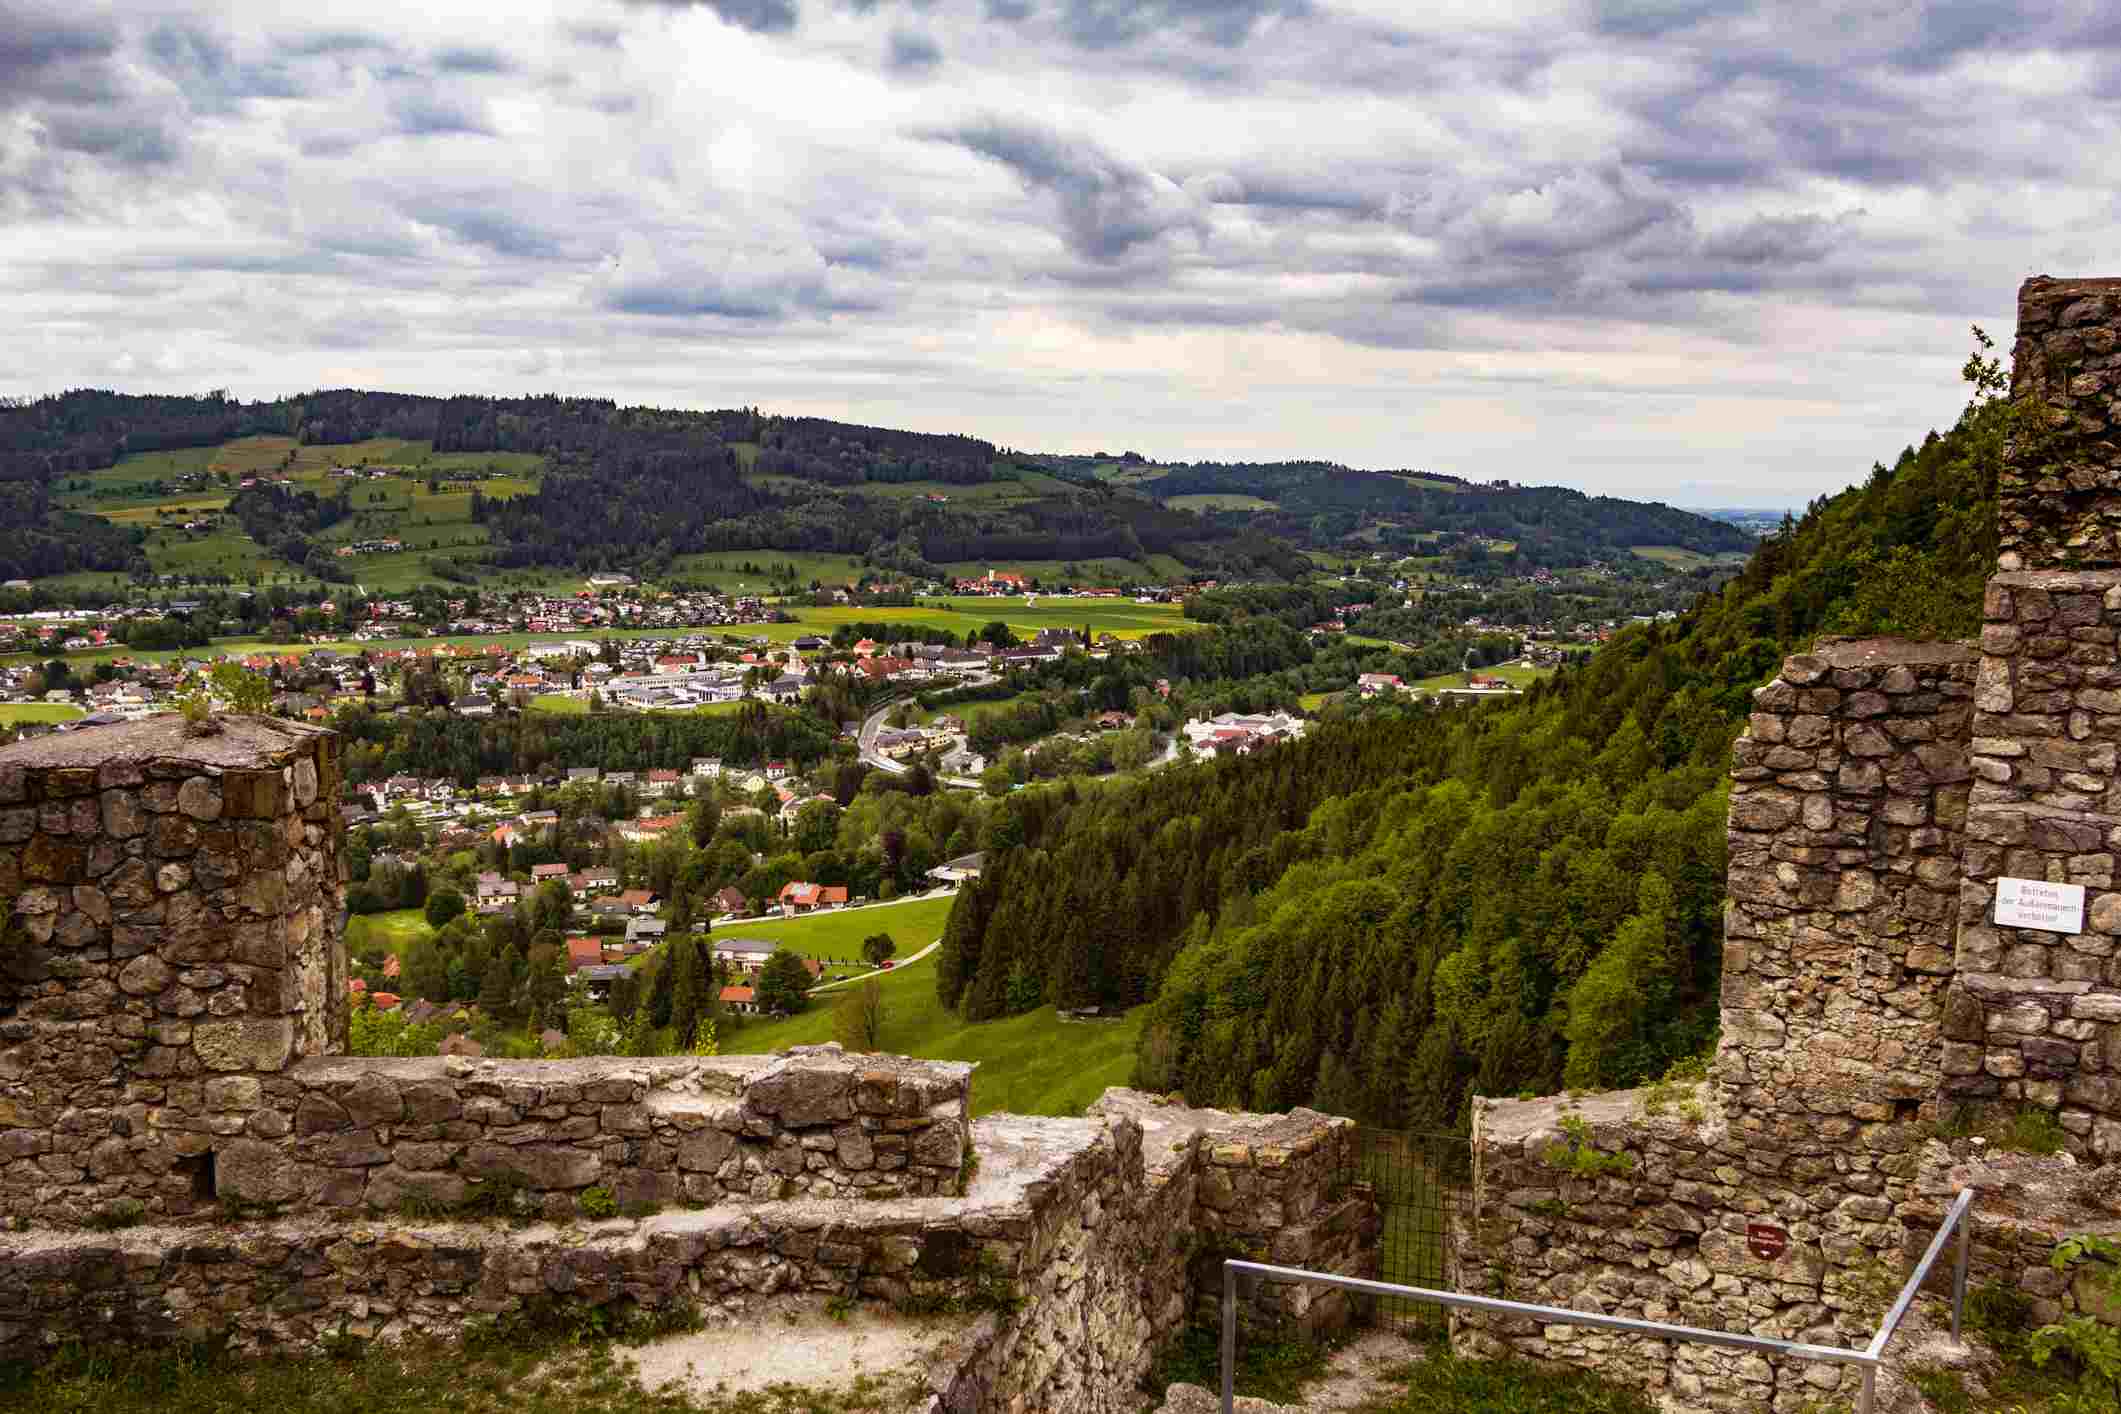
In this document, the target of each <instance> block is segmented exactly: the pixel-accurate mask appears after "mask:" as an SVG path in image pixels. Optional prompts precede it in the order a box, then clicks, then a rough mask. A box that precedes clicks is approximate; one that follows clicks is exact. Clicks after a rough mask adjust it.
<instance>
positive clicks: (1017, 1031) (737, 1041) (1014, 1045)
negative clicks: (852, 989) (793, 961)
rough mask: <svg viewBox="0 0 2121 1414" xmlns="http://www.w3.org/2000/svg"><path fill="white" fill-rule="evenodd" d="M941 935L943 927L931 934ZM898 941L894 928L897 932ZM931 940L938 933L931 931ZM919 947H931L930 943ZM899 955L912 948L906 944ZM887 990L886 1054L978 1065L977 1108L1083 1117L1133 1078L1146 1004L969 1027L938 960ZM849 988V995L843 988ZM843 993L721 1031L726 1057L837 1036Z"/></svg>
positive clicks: (903, 975)
mask: <svg viewBox="0 0 2121 1414" xmlns="http://www.w3.org/2000/svg"><path fill="white" fill-rule="evenodd" d="M940 931H941V925H940V924H939V923H938V924H937V926H936V929H935V932H937V933H939V932H940ZM893 936H894V937H896V936H897V933H896V931H894V932H893ZM931 936H933V935H932V934H931ZM921 946H922V947H925V946H927V943H926V941H925V940H924V941H923V942H922V943H921ZM900 951H901V952H908V951H912V949H909V948H907V947H905V946H904V944H903V943H902V944H901V945H900ZM878 986H879V987H880V988H881V989H882V990H883V993H884V1025H883V1035H882V1038H881V1039H882V1049H884V1050H886V1051H889V1052H891V1053H893V1054H895V1055H910V1056H918V1057H920V1058H921V1059H923V1060H953V1061H976V1062H978V1063H979V1070H978V1072H977V1073H975V1074H974V1076H973V1078H972V1112H973V1113H974V1114H975V1115H983V1114H988V1113H990V1112H992V1111H995V1110H1008V1111H1009V1112H1011V1113H1012V1114H1031V1115H1074V1114H1081V1113H1082V1112H1083V1110H1084V1109H1085V1108H1087V1107H1088V1106H1089V1104H1090V1103H1091V1102H1092V1101H1093V1100H1095V1099H1097V1097H1098V1096H1100V1095H1102V1094H1104V1093H1105V1091H1106V1090H1107V1089H1108V1088H1110V1087H1111V1086H1114V1085H1125V1084H1126V1083H1127V1082H1128V1080H1129V1079H1130V1078H1131V1077H1132V1075H1133V1073H1134V1045H1135V1040H1136V1038H1137V1037H1138V1036H1139V1035H1140V1033H1141V1024H1142V1019H1143V1017H1144V1016H1145V1015H1146V1014H1147V1009H1146V1008H1136V1009H1135V1010H1134V1011H1133V1012H1132V1013H1131V1014H1130V1015H1128V1016H1127V1017H1126V1018H1124V1019H1123V1020H1120V1021H1107V1022H1072V1021H1062V1020H1061V1019H1060V1017H1059V1015H1058V1014H1057V1013H1056V1012H1055V1011H1054V1010H1053V1008H1051V1007H1041V1008H1039V1009H1038V1010H1036V1011H1032V1012H1026V1013H1025V1014H1024V1015H1022V1016H1012V1017H1005V1018H1003V1019H1001V1020H999V1021H984V1022H979V1023H976V1024H974V1023H968V1022H966V1021H964V1020H962V1019H960V1018H959V1017H958V1016H957V1014H956V1013H955V1012H952V1011H949V1010H947V1009H946V1008H945V1007H944V1006H943V1004H942V1003H941V1002H940V1001H939V1000H937V998H936V995H935V954H933V953H930V954H929V955H928V956H927V957H925V958H923V959H922V960H921V961H919V962H916V963H913V964H911V965H910V966H907V967H902V968H898V969H895V970H893V971H892V972H890V973H889V974H887V975H886V976H884V977H882V978H879V979H878ZM842 990H847V989H842ZM837 1002H838V994H837V993H834V992H824V993H821V994H819V995H816V996H813V997H812V998H811V999H810V1005H809V1006H808V1007H807V1008H806V1009H805V1010H804V1011H802V1012H801V1013H800V1014H798V1015H796V1016H791V1017H788V1018H786V1019H784V1020H779V1021H753V1020H747V1021H745V1022H743V1023H742V1024H740V1025H731V1024H729V1023H728V1022H727V1021H726V1020H725V1022H724V1023H723V1027H722V1033H721V1043H722V1052H723V1054H725V1055H735V1054H751V1053H756V1052H763V1051H774V1050H781V1049H784V1048H786V1047H788V1046H800V1045H811V1044H815V1043H817V1042H820V1041H830V1040H832V1039H833V1019H832V1009H833V1007H834V1005H835V1004H837Z"/></svg>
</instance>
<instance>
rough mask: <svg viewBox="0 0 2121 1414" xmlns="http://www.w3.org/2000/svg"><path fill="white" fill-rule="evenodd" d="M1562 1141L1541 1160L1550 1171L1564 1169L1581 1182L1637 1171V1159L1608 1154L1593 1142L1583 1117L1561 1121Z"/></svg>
mask: <svg viewBox="0 0 2121 1414" xmlns="http://www.w3.org/2000/svg"><path fill="white" fill-rule="evenodd" d="M1561 1133H1562V1137H1561V1138H1560V1139H1558V1140H1556V1141H1555V1142H1554V1143H1552V1144H1549V1145H1547V1151H1546V1153H1545V1154H1543V1155H1541V1157H1542V1158H1543V1159H1544V1160H1545V1161H1546V1165H1547V1167H1548V1168H1555V1169H1561V1170H1563V1171H1565V1172H1568V1173H1573V1174H1575V1175H1577V1176H1578V1177H1579V1178H1603V1177H1605V1176H1606V1175H1608V1174H1617V1173H1627V1172H1629V1171H1630V1170H1632V1169H1633V1168H1634V1167H1635V1156H1634V1155H1633V1154H1630V1153H1627V1152H1625V1151H1621V1152H1616V1153H1611V1154H1608V1153H1606V1152H1604V1151H1603V1150H1601V1149H1599V1148H1598V1146H1597V1145H1595V1144H1593V1143H1592V1142H1591V1124H1590V1121H1589V1120H1586V1119H1585V1118H1584V1117H1583V1116H1582V1115H1577V1114H1565V1115H1563V1116H1562V1117H1561Z"/></svg>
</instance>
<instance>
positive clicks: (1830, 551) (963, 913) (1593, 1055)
mask: <svg viewBox="0 0 2121 1414" xmlns="http://www.w3.org/2000/svg"><path fill="white" fill-rule="evenodd" d="M1968 372H1969V375H1970V376H1971V377H1973V378H1974V379H1975V380H1976V383H1977V398H1976V401H1975V402H1974V403H1972V404H1970V405H1969V407H1968V409H1967V412H1966V414H1965V415H1964V416H1963V417H1962V418H1961V420H1960V422H1959V423H1958V424H1957V425H1956V426H1955V427H1954V428H1953V429H1952V431H1951V432H1950V433H1948V434H1946V435H1944V436H1938V435H1936V434H1932V435H1931V436H1930V437H1929V438H1928V439H1927V440H1925V441H1924V443H1923V444H1922V446H1920V447H1919V448H1909V449H1908V450H1907V451H1905V452H1904V453H1903V454H1902V455H1901V456H1900V457H1899V458H1898V460H1897V461H1896V462H1895V463H1894V465H1892V466H1890V467H1887V466H1884V465H1879V466H1877V467H1875V468H1874V469H1873V471H1872V473H1871V475H1870V477H1869V478H1868V479H1867V480H1866V481H1865V482H1864V483H1863V484H1862V485H1860V486H1856V487H1853V488H1851V489H1850V490H1848V491H1845V492H1843V493H1841V494H1840V495H1838V496H1835V497H1833V498H1831V499H1821V500H1819V501H1816V502H1814V503H1813V504H1812V505H1811V506H1810V507H1809V508H1808V509H1807V511H1806V513H1805V514H1804V516H1803V517H1802V518H1801V519H1798V520H1793V521H1791V522H1789V523H1787V524H1786V525H1785V526H1784V527H1783V529H1782V531H1781V532H1780V533H1779V534H1777V535H1776V536H1774V537H1772V538H1771V539H1769V540H1768V541H1766V542H1764V543H1763V544H1762V545H1761V546H1760V548H1759V549H1758V550H1757V551H1756V552H1755V553H1754V555H1753V557H1752V559H1751V561H1750V563H1749V564H1748V565H1747V566H1746V568H1745V570H1744V572H1743V573H1741V574H1740V575H1739V576H1737V577H1736V578H1735V579H1733V580H1731V581H1730V582H1729V583H1728V584H1726V585H1724V586H1723V588H1722V589H1721V590H1720V591H1718V592H1714V593H1709V594H1705V595H1703V596H1702V597H1701V599H1700V600H1699V602H1698V603H1697V604H1696V605H1695V606H1694V608H1693V609H1692V610H1691V612H1689V613H1687V614H1686V615H1684V616H1683V617H1681V618H1680V619H1679V620H1678V621H1676V622H1673V623H1669V624H1660V625H1645V626H1641V627H1638V628H1636V629H1633V630H1630V631H1628V632H1626V633H1624V634H1623V635H1621V636H1620V637H1619V638H1618V639H1617V640H1616V641H1614V642H1613V643H1612V644H1611V645H1609V646H1608V647H1607V648H1605V649H1604V650H1602V651H1601V652H1599V653H1598V654H1597V655H1595V657H1593V658H1592V659H1591V660H1590V661H1589V662H1588V663H1587V664H1585V665H1583V666H1581V667H1577V668H1573V669H1570V670H1568V671H1565V672H1563V673H1561V674H1559V675H1557V676H1556V677H1554V678H1552V679H1550V680H1548V681H1546V682H1544V683H1541V684H1539V685H1538V686H1537V687H1535V688H1534V689H1533V690H1532V691H1531V692H1530V693H1528V694H1527V696H1526V698H1525V699H1523V700H1522V701H1521V702H1518V703H1514V704H1507V705H1504V704H1496V705H1493V706H1484V707H1480V708H1425V707H1416V706H1411V705H1408V706H1381V705H1377V704H1370V705H1365V706H1362V707H1358V708H1355V709H1352V713H1351V715H1349V716H1348V717H1347V718H1346V719H1345V720H1342V721H1339V722H1337V723H1333V722H1329V723H1328V724H1327V725H1326V726H1324V727H1322V728H1321V729H1320V730H1317V731H1316V732H1314V733H1313V734H1312V735H1311V736H1310V737H1309V738H1308V739H1307V740H1305V741H1303V742H1301V743H1298V744H1295V745H1291V746H1287V747H1282V748H1278V749H1276V750H1274V751H1270V752H1265V753H1261V754H1259V755H1256V756H1253V757H1249V758H1242V759H1238V760H1235V761H1218V762H1216V763H1213V764H1208V765H1202V766H1197V767H1192V768H1186V769H1181V770H1174V771H1170V772H1166V773H1164V774H1161V775H1159V776H1156V777H1153V778H1151V779H1149V780H1146V781H1142V782H1138V783H1135V784H1131V785H1127V786H1122V787H1115V788H1109V789H1105V790H1101V791H1092V792H1079V791H1077V790H1075V789H1072V788H1069V787H1065V786H1064V787H1059V788H1054V789H1050V790H1030V791H1025V792H1020V793H1019V794H1017V795H1015V796H1012V797H1011V798H1010V800H1009V801H1008V802H1007V804H1008V806H1009V813H1008V817H1007V818H1006V819H1005V820H1004V821H1002V822H1001V823H1000V824H999V825H998V826H997V827H995V828H994V829H993V830H992V831H991V832H992V833H994V834H995V835H996V836H997V838H1006V839H1007V840H1008V842H1009V843H1010V845H1011V847H1010V848H1008V849H1006V850H1002V851H998V852H997V853H996V854H995V855H994V856H993V857H992V858H991V859H990V864H989V868H988V871H987V874H986V876H985V877H984V878H983V879H982V880H980V881H979V883H978V884H977V885H976V886H968V887H967V888H966V889H965V890H964V892H963V893H962V894H961V895H960V896H959V899H958V902H957V905H956V907H955V909H954V911H953V913H952V915H951V918H950V921H949V925H948V928H947V930H946V932H945V936H944V948H943V952H942V954H941V956H940V966H939V968H938V980H937V985H938V989H939V991H940V994H941V997H942V1000H943V1001H944V1002H945V1003H947V1004H949V1005H953V1006H959V1007H962V1009H963V1010H964V1012H965V1014H966V1015H967V1016H970V1017H975V1018H978V1017H988V1016H996V1015H1001V1014H1005V1013H1009V1012H1015V1011H1021V1010H1025V1009H1027V1008H1029V1007H1032V1006H1036V1005H1039V1004H1041V1003H1058V1004H1060V1005H1063V1006H1080V1005H1096V1004H1109V1005H1122V1006H1127V1005H1134V1004H1137V1003H1143V1002H1146V1003H1147V1004H1148V1005H1149V1006H1150V1008H1151V1012H1150V1019H1149V1022H1148V1024H1147V1025H1146V1026H1145V1027H1144V1029H1143V1033H1142V1035H1143V1039H1142V1043H1141V1051H1140V1054H1139V1057H1138V1062H1137V1071H1136V1080H1137V1083H1139V1084H1141V1085H1144V1086H1147V1087H1149V1088H1153V1089H1159V1090H1163V1089H1180V1090H1183V1091H1184V1092H1185V1093H1186V1094H1187V1096H1188V1097H1189V1098H1190V1099H1191V1100H1192V1101H1194V1102H1195V1103H1205V1104H1223V1105H1243V1106H1249V1107H1253V1108H1261V1109H1278V1108H1284V1107H1287V1106H1291V1105H1295V1104H1313V1105H1317V1106H1320V1107H1322V1108H1325V1109H1329V1110H1332V1111H1335V1112H1338V1113H1344V1114H1352V1115H1356V1116H1359V1117H1361V1118H1363V1119H1365V1120H1368V1121H1370V1122H1373V1123H1379V1124H1387V1125H1402V1126H1408V1127H1413V1128H1422V1129H1448V1128H1453V1127H1456V1126H1460V1125H1462V1124H1463V1123H1464V1122H1465V1117H1466V1109H1467V1103H1466V1102H1467V1098H1468V1097H1469V1096H1470V1095H1474V1094H1490V1095H1492V1094H1511V1093H1516V1092H1519V1091H1523V1090H1531V1091H1540V1092H1545V1091H1551V1090H1554V1089H1558V1088H1560V1087H1561V1086H1563V1085H1565V1084H1566V1085H1569V1086H1580V1087H1604V1086H1619V1085H1628V1084H1632V1083H1636V1082H1638V1081H1640V1080H1642V1079H1644V1078H1645V1077H1649V1076H1653V1075H1656V1074H1659V1073H1661V1072H1662V1071H1663V1070H1664V1069H1665V1068H1666V1067H1667V1066H1668V1065H1669V1063H1670V1062H1671V1061H1673V1060H1674V1059H1677V1058H1680V1057H1684V1056H1687V1055H1689V1054H1694V1053H1698V1052H1699V1051H1700V1050H1701V1049H1702V1048H1703V1047H1704V1046H1705V1045H1706V1044H1707V1043H1708V1042H1709V1040H1710V1038H1711V1035H1712V1032H1713V1028H1714V1026H1715V1021H1716V998H1717V988H1718V982H1719V967H1720V955H1721V927H1720V918H1721V909H1722V897H1723V874H1724V813H1725V772H1726V769H1727V765H1728V760H1729V752H1730V744H1731V742H1732V740H1733V739H1734V738H1735V736H1736V735H1737V733H1738V731H1739V730H1740V728H1741V726H1742V724H1743V719H1744V714H1745V712H1746V710H1747V708H1748V705H1749V702H1750V696H1751V692H1752V690H1753V688H1754V687H1756V686H1757V685H1759V684H1760V683H1761V682H1763V681H1765V680H1766V679H1767V678H1768V677H1769V676H1770V675H1771V674H1772V673H1773V671H1774V669H1775V668H1776V666H1777V665H1778V664H1779V663H1780V661H1781V660H1782V658H1783V657H1784V656H1785V655H1786V654H1788V653H1790V652H1792V651H1795V650H1797V649H1798V648H1800V647H1802V646H1803V645H1805V644H1807V643H1808V642H1810V641H1812V640H1814V639H1815V638H1816V637H1817V636H1819V635H1821V634H1825V633H1841V634H1869V633H1893V634H1906V635H1912V636H1920V637H1964V636H1967V635H1970V634H1971V633H1973V632H1974V631H1975V630H1976V628H1977V627H1978V622H1979V612H1980V602H1981V586H1982V582H1983V579H1984V577H1985V576H1986V574H1987V573H1988V572H1989V569H1990V568H1991V567H1992V566H1993V564H1994V559H1995V542H1994V524H1995V486H1996V474H1997V469H1998V466H1999V464H2000V461H2001V456H2002V446H2003V440H2004V435H2005V431H2006V427H2007V424H2008V422H2009V419H2010V417H2011V412H2010V409H2009V408H2008V407H2007V406H2006V405H2005V404H2003V403H2001V402H1999V401H1997V399H1996V397H1995V390H1996V387H1997V381H1996V380H1997V376H1998V373H1997V370H1996V368H1995V366H1994V364H1993V363H1992V362H1989V361H1985V360H1980V359H1976V360H1974V361H1973V362H1971V363H1970V364H1969V366H1968Z"/></svg>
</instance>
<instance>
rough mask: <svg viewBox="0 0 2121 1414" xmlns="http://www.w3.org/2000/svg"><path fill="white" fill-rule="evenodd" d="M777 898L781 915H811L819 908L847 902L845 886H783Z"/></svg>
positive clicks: (801, 884) (803, 884) (797, 884)
mask: <svg viewBox="0 0 2121 1414" xmlns="http://www.w3.org/2000/svg"><path fill="white" fill-rule="evenodd" d="M779 898H780V904H781V912H783V913H786V914H797V913H812V912H815V911H816V910H818V909H820V908H832V907H835V906H837V905H839V904H843V903H845V902H846V901H847V886H846V885H845V884H805V883H789V884H783V885H782V886H781V892H780V895H779Z"/></svg>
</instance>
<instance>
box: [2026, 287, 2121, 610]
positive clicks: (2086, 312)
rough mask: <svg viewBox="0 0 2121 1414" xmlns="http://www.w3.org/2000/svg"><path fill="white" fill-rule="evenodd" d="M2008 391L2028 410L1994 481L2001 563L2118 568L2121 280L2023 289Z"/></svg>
mask: <svg viewBox="0 0 2121 1414" xmlns="http://www.w3.org/2000/svg"><path fill="white" fill-rule="evenodd" d="M2011 395H2012V397H2013V398H2014V399H2018V400H2020V401H2021V402H2022V403H2023V404H2024V405H2025V406H2026V408H2027V410H2028V413H2029V414H2030V415H2029V416H2028V417H2027V420H2026V425H2025V426H2024V427H2022V428H2020V429H2019V432H2018V436H2017V440H2016V443H2015V445H2014V446H2013V448H2012V455H2011V457H2010V458H2009V460H2008V463H2007V464H2006V466H2005V467H2004V470H2003V474H2002V477H2001V480H2000V482H1999V484H1998V486H1997V516H1996V522H1997V532H1998V539H1999V541H2000V542H2001V545H2002V549H2003V558H2002V561H2001V567H2002V568H2003V569H2005V570H2021V569H2025V570H2037V569H2052V568H2060V567H2065V566H2067V567H2080V568H2081V567H2094V566H2109V565H2121V280H2110V279H2105V280H2055V279H2050V278H2048V277H2047V276H2044V275H2042V276H2039V277H2037V278H2035V279H2031V280H2027V281H2026V282H2025V283H2024V284H2023V285H2022V286H2020V287H2019V290H2018V335H2017V342H2016V344H2015V345H2014V346H2013V349H2012V363H2011Z"/></svg>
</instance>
